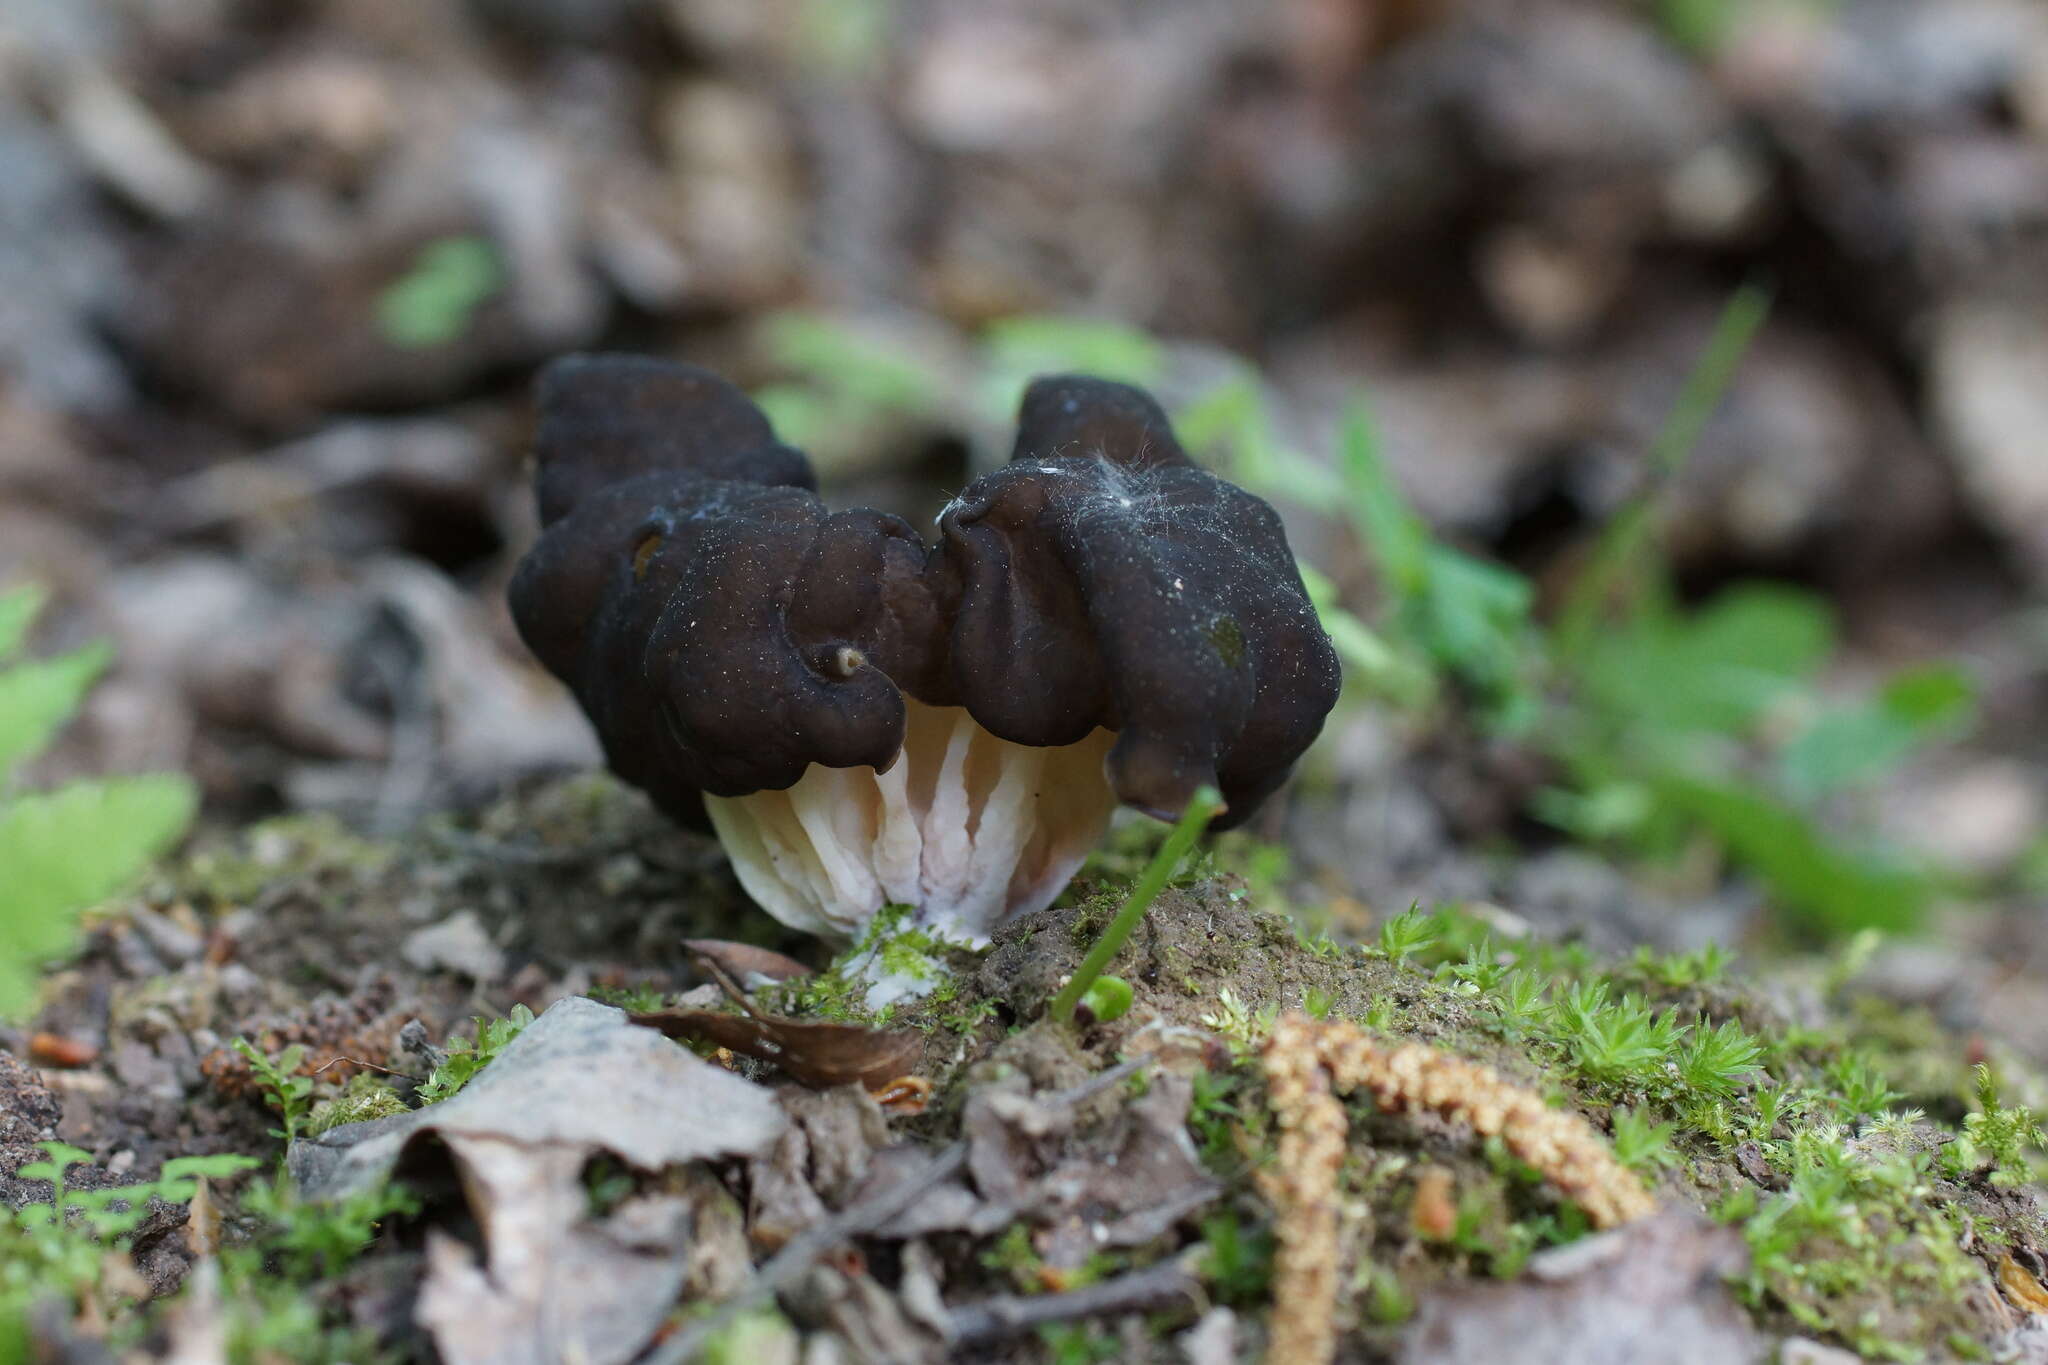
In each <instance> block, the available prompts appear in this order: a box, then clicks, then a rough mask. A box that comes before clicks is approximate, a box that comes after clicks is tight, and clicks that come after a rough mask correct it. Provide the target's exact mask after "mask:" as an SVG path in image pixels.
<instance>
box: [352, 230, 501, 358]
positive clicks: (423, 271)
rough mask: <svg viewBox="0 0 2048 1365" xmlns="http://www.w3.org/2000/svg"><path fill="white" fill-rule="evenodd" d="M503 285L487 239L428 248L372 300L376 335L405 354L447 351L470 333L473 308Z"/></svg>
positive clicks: (494, 252) (461, 239)
mask: <svg viewBox="0 0 2048 1365" xmlns="http://www.w3.org/2000/svg"><path fill="white" fill-rule="evenodd" d="M504 282H505V266H504V262H503V261H502V260H501V259H500V258H499V255H498V248H497V247H496V246H495V245H494V244H493V243H492V242H491V240H490V239H489V238H487V237H477V236H462V237H443V238H440V239H439V240H437V241H432V242H429V243H427V244H426V245H425V246H423V247H421V248H420V252H419V255H418V256H416V257H414V259H413V265H412V269H410V270H408V271H407V272H406V273H405V274H404V275H402V276H400V277H399V278H398V279H396V280H394V281H393V282H392V283H391V284H390V285H389V286H387V287H386V288H385V290H384V291H383V292H382V293H381V294H379V295H378V296H377V305H376V307H377V330H378V332H379V333H380V334H381V335H382V336H383V338H384V339H385V340H386V341H387V342H389V343H391V344H392V345H393V346H399V347H404V348H406V349H408V350H423V349H426V348H429V347H434V346H446V345H447V344H448V343H450V342H452V341H455V340H457V339H458V338H460V337H461V336H462V334H463V333H464V332H466V331H468V330H469V324H470V320H471V318H472V317H473V316H474V315H475V313H476V310H477V308H478V307H480V306H481V305H482V304H483V303H484V301H485V300H487V299H489V298H490V297H491V295H493V294H495V293H497V292H498V290H499V289H500V288H501V287H502V286H503V285H504Z"/></svg>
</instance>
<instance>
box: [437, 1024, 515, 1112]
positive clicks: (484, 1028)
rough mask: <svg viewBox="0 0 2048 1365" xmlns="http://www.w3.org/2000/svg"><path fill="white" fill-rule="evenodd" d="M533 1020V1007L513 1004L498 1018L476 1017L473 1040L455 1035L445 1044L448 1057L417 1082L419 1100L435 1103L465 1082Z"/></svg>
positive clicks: (451, 1093) (454, 1091) (460, 1087)
mask: <svg viewBox="0 0 2048 1365" xmlns="http://www.w3.org/2000/svg"><path fill="white" fill-rule="evenodd" d="M532 1022H533V1011H532V1010H530V1009H528V1008H527V1007H526V1006H524V1005H514V1006H513V1007H512V1011H511V1013H510V1014H508V1015H506V1016H505V1017H504V1018H502V1019H478V1020H477V1021H476V1025H477V1031H476V1041H475V1042H474V1043H472V1042H470V1041H469V1040H468V1039H466V1038H457V1039H455V1040H454V1041H453V1042H451V1043H449V1044H448V1059H447V1060H446V1061H444V1062H442V1063H441V1065H439V1066H437V1067H435V1068H434V1074H433V1075H431V1076H429V1077H427V1079H426V1080H424V1081H422V1082H421V1083H420V1088H419V1097H420V1102H421V1103H423V1104H436V1103H439V1102H440V1101H442V1100H445V1099H447V1098H448V1097H449V1096H450V1095H453V1094H455V1093H456V1092H457V1091H458V1090H460V1089H462V1087H463V1086H465V1085H468V1084H469V1082H470V1078H471V1077H473V1076H475V1075H476V1073H477V1072H479V1071H482V1070H483V1069H484V1068H485V1067H486V1066H489V1065H490V1064H491V1060H492V1059H493V1058H495V1057H496V1056H497V1055H498V1054H499V1053H500V1052H503V1051H504V1050H505V1048H506V1047H507V1046H508V1045H509V1044H510V1043H511V1042H512V1040H513V1039H514V1038H517V1037H518V1036H519V1034H520V1032H521V1031H522V1030H523V1029H525V1027H526V1026H527V1025H528V1024H530V1023H532Z"/></svg>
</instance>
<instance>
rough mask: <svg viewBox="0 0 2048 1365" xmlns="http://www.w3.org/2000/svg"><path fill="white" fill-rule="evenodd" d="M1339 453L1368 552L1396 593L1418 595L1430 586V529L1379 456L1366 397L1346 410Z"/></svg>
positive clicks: (1348, 505) (1355, 522) (1352, 510)
mask: <svg viewBox="0 0 2048 1365" xmlns="http://www.w3.org/2000/svg"><path fill="white" fill-rule="evenodd" d="M1337 452H1338V459H1339V463H1340V468H1341V469H1342V472H1343V476H1344V489H1345V492H1346V494H1347V495H1348V498H1347V502H1346V511H1348V512H1349V513H1350V516H1351V524H1352V526H1353V527H1354V528H1356V530H1357V532H1358V538H1359V540H1360V541H1361V542H1363V544H1364V547H1365V551H1366V553H1367V554H1369V555H1371V556H1372V558H1373V562H1374V564H1375V565H1377V566H1378V568H1379V571H1380V572H1381V573H1382V574H1383V575H1385V577H1386V580H1387V587H1388V590H1389V591H1390V592H1391V593H1392V594H1393V595H1394V596H1396V597H1397V598H1406V599H1415V598H1419V597H1420V596H1421V595H1422V594H1423V593H1424V592H1426V591H1427V590H1428V587H1429V567H1430V566H1429V530H1428V528H1427V527H1425V526H1424V525H1423V524H1422V519H1421V518H1420V517H1418V516H1416V515H1415V513H1414V511H1413V509H1411V508H1410V507H1409V505H1408V499H1407V496H1406V495H1405V494H1404V493H1402V491H1401V488H1400V485H1399V484H1397V483H1395V482H1394V476H1393V474H1392V472H1390V471H1389V470H1388V468H1387V462H1386V460H1385V459H1383V458H1382V457H1381V455H1380V443H1379V433H1378V431H1377V429H1376V428H1375V427H1374V425H1373V421H1372V414H1371V413H1370V412H1368V411H1367V410H1366V407H1365V405H1364V404H1363V403H1362V402H1354V403H1352V404H1351V405H1350V406H1349V407H1347V408H1346V409H1345V411H1344V422H1343V426H1342V427H1341V428H1340V430H1339V433H1338V438H1337Z"/></svg>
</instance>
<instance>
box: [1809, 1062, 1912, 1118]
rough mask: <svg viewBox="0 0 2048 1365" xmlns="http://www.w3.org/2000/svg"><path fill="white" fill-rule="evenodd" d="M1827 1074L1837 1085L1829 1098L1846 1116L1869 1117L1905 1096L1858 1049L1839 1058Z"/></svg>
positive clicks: (1830, 1066)
mask: <svg viewBox="0 0 2048 1365" xmlns="http://www.w3.org/2000/svg"><path fill="white" fill-rule="evenodd" d="M1827 1078H1828V1080H1829V1082H1831V1083H1832V1084H1833V1085H1834V1087H1835V1090H1834V1094H1833V1095H1832V1096H1831V1097H1830V1098H1831V1099H1832V1100H1833V1102H1834V1105H1835V1107H1836V1109H1837V1110H1838V1111H1839V1112H1840V1113H1841V1114H1842V1116H1843V1117H1845V1118H1850V1119H1864V1118H1870V1117H1872V1116H1874V1115H1877V1114H1880V1113H1883V1112H1884V1111H1885V1110H1886V1109H1889V1108H1891V1107H1892V1105H1894V1104H1896V1103H1898V1102H1899V1101H1900V1100H1902V1099H1904V1098H1905V1096H1904V1095H1902V1094H1900V1093H1899V1092H1898V1091H1896V1090H1894V1089H1892V1088H1891V1086H1890V1084H1889V1083H1888V1082H1887V1081H1886V1080H1885V1078H1884V1077H1883V1076H1881V1075H1879V1074H1878V1071H1877V1068H1876V1067H1874V1066H1873V1065H1871V1062H1870V1059H1869V1058H1867V1057H1863V1056H1860V1055H1858V1054H1856V1053H1849V1054H1846V1055H1844V1056H1841V1057H1838V1058H1836V1059H1835V1061H1834V1062H1833V1063H1832V1064H1830V1065H1829V1067H1828V1069H1827Z"/></svg>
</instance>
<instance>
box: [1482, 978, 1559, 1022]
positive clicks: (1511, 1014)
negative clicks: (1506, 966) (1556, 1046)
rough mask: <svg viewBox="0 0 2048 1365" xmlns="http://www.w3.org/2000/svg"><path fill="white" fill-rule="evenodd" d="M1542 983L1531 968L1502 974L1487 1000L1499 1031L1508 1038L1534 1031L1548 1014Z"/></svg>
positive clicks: (1548, 1005)
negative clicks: (1497, 987) (1496, 1017)
mask: <svg viewBox="0 0 2048 1365" xmlns="http://www.w3.org/2000/svg"><path fill="white" fill-rule="evenodd" d="M1544 990H1545V982H1544V980H1543V978H1542V977H1541V976H1540V975H1538V974H1537V973H1535V972H1533V971H1513V972H1509V973H1508V974H1507V976H1505V977H1503V978H1502V979H1501V982H1500V988H1499V990H1498V991H1497V992H1496V993H1495V994H1494V995H1493V997H1492V999H1491V1001H1490V1003H1491V1004H1492V1005H1493V1009H1494V1012H1495V1013H1496V1014H1497V1015H1499V1016H1500V1030H1501V1032H1502V1033H1503V1034H1505V1035H1506V1036H1508V1037H1509V1038H1522V1037H1526V1036H1527V1035H1528V1034H1530V1033H1532V1032H1534V1031H1535V1030H1536V1029H1537V1028H1538V1027H1539V1026H1540V1025H1542V1024H1543V1022H1544V1021H1545V1020H1546V1019H1548V1018H1549V1017H1550V1003H1549V1001H1547V1000H1545V999H1544V998H1543V992H1544Z"/></svg>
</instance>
